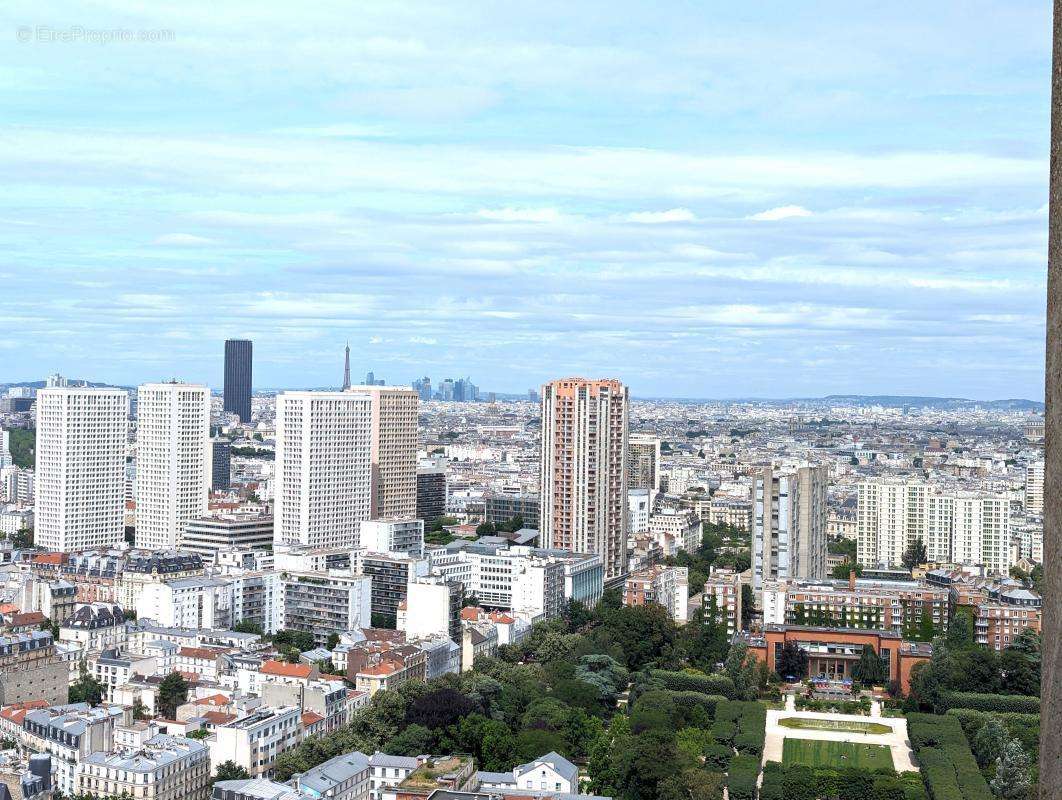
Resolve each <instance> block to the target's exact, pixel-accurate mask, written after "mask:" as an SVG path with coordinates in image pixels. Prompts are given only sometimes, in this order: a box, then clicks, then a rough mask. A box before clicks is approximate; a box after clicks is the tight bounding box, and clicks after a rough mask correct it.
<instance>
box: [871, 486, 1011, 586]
mask: <svg viewBox="0 0 1062 800" xmlns="http://www.w3.org/2000/svg"><path fill="white" fill-rule="evenodd" d="M856 523H857V534H858V544H857V558H858V560H859V563H861V564H863V565H864V566H868V567H876V566H880V565H885V566H895V565H897V564H900V563H902V561H903V554H904V552H905V551H906V550H907V548H908V547H910V546H911V544H913V543H914V542H915V541H917V540H919V539H921V540H922V543H923V544H924V545H925V546H926V555H927V558H928V559H929V561H931V562H935V563H954V564H969V565H984V566H985V567H986V568H987V569H988V570H989V571H990V572H993V573H996V574H1000V575H1005V574H1007V572H1008V570H1009V569H1010V566H1011V561H1012V556H1011V546H1010V545H1011V541H1010V539H1011V531H1010V500H1009V499H1008V498H1006V497H1004V496H1002V495H994V494H987V493H983V492H969V491H958V490H948V489H945V488H944V487H935V486H932V485H930V484H926V483H923V482H921V481H917V480H907V479H903V478H872V479H870V480H866V481H863V482H862V483H860V484H859V505H858V510H857V517H856Z"/></svg>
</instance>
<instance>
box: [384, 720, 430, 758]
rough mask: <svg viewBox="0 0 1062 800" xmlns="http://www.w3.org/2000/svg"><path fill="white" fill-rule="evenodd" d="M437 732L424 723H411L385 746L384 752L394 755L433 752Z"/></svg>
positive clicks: (414, 754) (415, 754) (417, 754)
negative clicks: (433, 731)
mask: <svg viewBox="0 0 1062 800" xmlns="http://www.w3.org/2000/svg"><path fill="white" fill-rule="evenodd" d="M434 743H435V734H434V733H432V732H431V731H430V730H428V729H427V728H425V727H424V726H423V725H416V724H414V725H409V726H407V727H406V728H405V730H403V731H402V732H401V733H399V734H398V736H396V737H394V738H393V739H391V741H389V742H388V743H387V744H386V745H385V746H384V752H385V753H387V754H388V755H392V756H419V755H421V754H423V753H431V752H433V750H432V745H433V744H434Z"/></svg>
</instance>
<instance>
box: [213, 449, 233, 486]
mask: <svg viewBox="0 0 1062 800" xmlns="http://www.w3.org/2000/svg"><path fill="white" fill-rule="evenodd" d="M212 445H213V448H214V463H213V475H212V479H211V481H210V488H211V489H228V488H229V486H230V485H231V481H232V443H231V442H229V441H228V440H227V439H214V440H213V442H212Z"/></svg>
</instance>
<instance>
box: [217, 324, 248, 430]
mask: <svg viewBox="0 0 1062 800" xmlns="http://www.w3.org/2000/svg"><path fill="white" fill-rule="evenodd" d="M253 350H254V345H252V344H251V342H250V341H248V340H247V339H227V340H226V341H225V397H224V409H225V412H226V413H228V414H235V415H236V416H238V417H239V418H240V422H245V423H249V422H250V421H251V374H252V368H251V365H252V361H253Z"/></svg>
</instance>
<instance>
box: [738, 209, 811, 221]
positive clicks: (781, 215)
mask: <svg viewBox="0 0 1062 800" xmlns="http://www.w3.org/2000/svg"><path fill="white" fill-rule="evenodd" d="M810 216H811V212H810V211H808V210H807V209H806V208H804V207H803V206H778V207H777V208H768V209H767V210H766V211H761V212H760V213H759V214H753V215H752V216H750V217H749V219H753V220H756V221H757V222H776V221H777V220H780V219H789V218H790V217H810Z"/></svg>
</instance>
